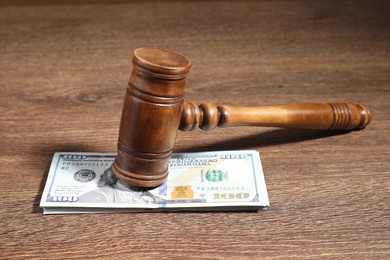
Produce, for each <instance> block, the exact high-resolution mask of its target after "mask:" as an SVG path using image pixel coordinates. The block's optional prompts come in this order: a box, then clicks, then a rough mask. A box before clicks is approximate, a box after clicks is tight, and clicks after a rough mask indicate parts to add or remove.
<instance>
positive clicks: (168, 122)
mask: <svg viewBox="0 0 390 260" xmlns="http://www.w3.org/2000/svg"><path fill="white" fill-rule="evenodd" d="M190 68H191V61H190V60H189V59H188V58H186V57H184V56H182V55H180V54H178V53H175V52H172V51H168V50H162V49H154V48H140V49H136V50H135V51H134V55H133V71H132V73H131V76H130V80H129V84H128V88H127V93H126V95H125V100H124V104H123V110H122V118H121V124H120V129H119V138H118V155H117V157H116V159H115V162H114V164H113V167H112V169H113V172H114V173H115V175H116V176H117V177H118V178H120V179H121V180H123V181H125V182H127V183H130V184H133V185H136V186H141V187H155V186H158V185H160V184H162V183H164V182H165V181H166V179H167V176H168V161H169V159H170V157H171V154H172V150H173V146H174V142H175V139H176V135H177V131H178V128H179V124H180V117H181V113H182V109H183V108H182V107H183V101H184V86H185V78H186V76H187V74H188V73H189V71H190Z"/></svg>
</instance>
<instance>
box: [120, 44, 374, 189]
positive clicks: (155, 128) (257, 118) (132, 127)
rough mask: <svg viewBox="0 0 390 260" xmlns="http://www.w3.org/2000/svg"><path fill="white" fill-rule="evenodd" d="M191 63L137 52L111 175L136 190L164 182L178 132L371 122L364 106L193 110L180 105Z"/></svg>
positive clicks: (205, 107) (171, 56) (163, 54)
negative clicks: (232, 127) (231, 127)
mask: <svg viewBox="0 0 390 260" xmlns="http://www.w3.org/2000/svg"><path fill="white" fill-rule="evenodd" d="M190 68H191V61H190V60H189V59H188V58H186V57H184V56H183V55H180V54H178V53H175V52H172V51H168V50H163V49H157V48H140V49H136V50H135V51H134V55H133V71H132V73H131V76H130V80H129V85H128V88H127V93H126V95H125V100H124V104H123V110H122V117H121V124H120V130H119V138H118V155H117V157H116V159H115V162H114V164H113V167H112V169H113V172H114V173H115V175H116V176H117V177H118V178H120V179H121V180H123V181H125V182H127V183H130V184H133V185H136V186H140V187H155V186H158V185H160V184H162V183H164V182H165V181H166V180H167V176H168V161H169V159H170V157H171V154H172V150H173V146H174V143H175V139H176V135H177V131H178V129H180V130H181V131H191V130H193V129H195V128H196V127H199V128H201V129H203V130H212V129H214V128H216V127H230V126H243V125H245V126H271V127H283V128H296V129H318V130H324V129H338V130H340V129H345V130H352V129H362V128H364V127H365V126H366V125H368V124H369V123H370V121H371V119H372V116H371V112H370V110H369V109H368V108H367V107H366V106H364V105H352V104H344V103H308V104H290V105H277V106H260V107H234V106H216V105H214V104H211V103H206V104H201V105H200V106H197V105H196V104H195V103H192V102H184V87H185V78H186V76H187V75H188V73H189V71H190Z"/></svg>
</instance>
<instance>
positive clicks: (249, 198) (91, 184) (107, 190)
mask: <svg viewBox="0 0 390 260" xmlns="http://www.w3.org/2000/svg"><path fill="white" fill-rule="evenodd" d="M115 156H116V155H115V154H106V153H69V152H63V153H62V152H59V153H55V154H54V157H53V160H52V164H51V167H50V171H49V175H48V177H47V182H46V185H45V189H44V192H43V195H42V198H41V203H40V206H41V207H43V208H44V213H45V214H67V213H108V212H145V211H189V210H196V211H201V210H203V211H215V210H258V209H261V208H266V207H267V206H268V205H269V201H268V195H267V189H266V185H265V180H264V175H263V171H262V167H261V162H260V157H259V153H258V152H257V151H218V152H202V153H176V154H173V155H172V157H171V160H170V161H169V175H168V181H167V182H166V183H164V184H162V185H160V186H159V187H156V188H152V189H151V188H140V187H136V186H133V185H131V184H128V183H125V182H123V181H121V180H119V179H117V178H116V176H115V175H114V174H113V172H112V169H111V165H112V163H113V161H114V159H115Z"/></svg>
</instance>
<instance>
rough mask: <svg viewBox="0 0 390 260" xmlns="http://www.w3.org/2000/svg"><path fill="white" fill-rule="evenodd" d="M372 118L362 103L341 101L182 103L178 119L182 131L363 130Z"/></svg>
mask: <svg viewBox="0 0 390 260" xmlns="http://www.w3.org/2000/svg"><path fill="white" fill-rule="evenodd" d="M371 119H372V116H371V112H370V110H369V109H368V108H367V107H366V106H364V105H352V104H344V103H329V104H328V103H306V104H291V105H277V106H260V107H233V106H216V105H214V104H211V103H204V104H201V105H199V106H197V105H196V104H195V103H193V102H185V103H184V105H183V112H182V116H181V121H180V130H181V131H192V130H194V129H195V128H196V127H199V128H201V129H202V130H206V131H208V130H212V129H214V128H216V127H217V126H218V127H230V126H240V125H241V126H242V125H246V126H264V127H266V126H269V127H283V128H297V129H318V130H326V129H339V130H340V129H345V130H351V129H362V128H364V127H366V126H367V125H368V124H369V123H370V121H371Z"/></svg>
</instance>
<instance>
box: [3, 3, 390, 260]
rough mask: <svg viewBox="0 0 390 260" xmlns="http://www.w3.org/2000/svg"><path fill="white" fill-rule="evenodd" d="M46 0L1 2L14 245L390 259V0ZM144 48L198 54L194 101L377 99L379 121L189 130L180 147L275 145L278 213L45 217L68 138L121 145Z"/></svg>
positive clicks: (64, 253) (82, 254)
mask: <svg viewBox="0 0 390 260" xmlns="http://www.w3.org/2000/svg"><path fill="white" fill-rule="evenodd" d="M45 2H48V1H36V2H35V3H37V5H35V4H34V1H30V2H29V3H32V4H31V5H23V3H22V1H17V2H16V4H18V5H16V6H12V1H5V4H4V3H3V4H2V6H1V7H0V20H1V22H0V46H1V48H0V53H1V56H0V58H1V59H0V166H1V168H0V176H1V181H0V192H1V199H0V233H1V235H0V258H1V259H35V258H50V259H55V258H58V259H65V258H76V259H87V258H107V259H110V258H111V259H119V258H124V259H131V258H132V259H187V258H188V259H189V258H194V259H195V258H199V259H200V258H204V259H260V258H264V259H274V258H297V259H302V258H321V259H322V258H343V259H386V258H387V259H388V258H390V214H389V205H390V183H389V180H390V163H389V161H390V156H389V155H390V151H389V130H388V129H389V126H390V117H389V111H390V87H389V86H390V19H389V17H390V16H389V15H390V13H389V10H390V4H389V2H388V1H211V2H208V1H183V2H175V1H166V2H163V1H147V2H142V1H134V2H130V3H118V2H120V1H115V2H116V4H112V5H110V4H104V1H96V2H94V1H84V2H86V3H87V5H80V4H78V5H73V4H72V3H75V1H63V4H58V3H57V4H56V5H46V4H45ZM69 3H70V4H69ZM141 46H147V47H152V46H154V47H162V48H168V49H172V50H175V51H177V52H180V53H183V54H185V55H186V56H188V57H190V58H191V60H192V62H193V69H192V71H191V74H190V76H189V78H188V85H187V88H186V99H187V100H194V101H197V102H216V103H223V104H230V105H248V106H254V105H272V104H282V103H302V102H351V103H362V104H366V105H367V106H369V107H370V108H371V109H372V111H373V114H374V120H373V122H372V123H371V125H369V126H368V127H367V129H365V130H363V131H353V132H349V133H340V132H326V131H325V132H314V131H298V130H283V129H276V128H268V129H266V128H249V127H241V128H231V129H219V130H215V131H213V132H202V131H200V130H198V131H195V132H192V133H179V135H178V137H177V145H176V147H175V149H176V151H186V152H190V151H205V150H240V149H256V150H258V151H260V153H261V158H262V163H263V167H264V173H265V177H266V182H267V187H268V192H269V197H270V202H271V206H270V208H269V209H268V210H267V211H259V212H218V213H211V212H210V213H142V214H141V213H139V214H100V215H98V214H97V215H93V214H91V215H87V214H85V215H59V216H46V215H45V216H44V215H42V210H41V209H40V208H39V200H40V198H41V194H42V190H43V187H44V184H45V181H46V178H47V173H48V168H49V165H50V162H51V158H52V156H53V153H54V152H56V151H94V152H115V150H116V142H117V136H118V127H119V120H120V113H121V106H122V101H123V96H124V91H125V88H126V83H127V79H128V76H129V72H130V70H131V55H132V51H133V50H134V49H135V48H138V47H141Z"/></svg>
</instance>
